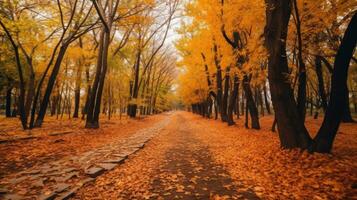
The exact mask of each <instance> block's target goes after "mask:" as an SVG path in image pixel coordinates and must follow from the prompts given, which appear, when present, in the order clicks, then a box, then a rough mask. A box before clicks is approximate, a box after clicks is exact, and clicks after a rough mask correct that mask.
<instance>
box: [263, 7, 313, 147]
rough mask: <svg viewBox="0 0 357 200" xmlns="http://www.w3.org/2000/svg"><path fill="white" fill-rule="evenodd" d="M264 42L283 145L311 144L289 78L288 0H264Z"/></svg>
mask: <svg viewBox="0 0 357 200" xmlns="http://www.w3.org/2000/svg"><path fill="white" fill-rule="evenodd" d="M265 2H266V5H267V8H266V18H267V22H266V27H265V46H266V48H267V49H268V53H269V62H268V78H269V85H270V91H271V96H272V102H273V107H274V110H275V116H276V120H277V125H278V131H279V138H280V144H281V146H282V147H283V148H296V147H299V148H302V149H307V148H308V147H309V146H310V141H311V138H310V136H309V134H308V132H307V130H306V128H305V126H304V123H303V122H302V120H301V118H300V114H299V111H298V109H297V106H296V103H295V100H294V96H293V90H292V88H291V84H290V81H289V77H287V75H288V74H289V69H288V61H287V56H286V39H287V32H288V24H289V19H290V14H291V1H286V0H266V1H265Z"/></svg>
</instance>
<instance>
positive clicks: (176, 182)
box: [0, 111, 357, 199]
mask: <svg viewBox="0 0 357 200" xmlns="http://www.w3.org/2000/svg"><path fill="white" fill-rule="evenodd" d="M160 121H167V123H165V124H164V125H160V127H161V126H162V127H161V128H160V129H158V130H157V132H158V133H156V135H155V136H154V137H153V138H152V139H151V140H150V141H148V142H147V143H146V144H145V147H144V148H143V149H141V150H140V151H137V152H136V153H135V154H132V155H130V156H129V158H128V159H127V160H125V162H124V163H123V164H120V165H118V166H116V167H115V168H114V169H113V170H110V171H107V172H105V173H104V174H103V175H101V176H98V177H97V178H96V180H95V181H93V182H90V183H88V184H86V185H85V186H84V187H82V188H81V189H79V190H78V191H77V192H76V195H75V196H74V197H72V198H74V199H260V198H262V199H356V198H357V195H356V194H357V163H356V162H355V161H356V160H357V140H356V137H357V124H342V125H341V127H340V130H339V132H338V134H337V137H336V141H335V145H334V149H333V153H332V154H328V155H326V154H318V153H315V154H309V153H306V152H301V151H299V150H281V149H280V148H279V141H278V135H277V133H272V132H271V131H270V128H271V124H272V121H273V118H272V116H267V117H262V118H261V119H260V122H261V126H262V129H261V130H259V131H257V130H252V129H245V128H243V127H244V126H243V122H242V121H243V120H238V121H237V122H238V124H237V125H235V126H231V127H228V126H227V125H226V124H224V123H222V122H220V121H215V120H213V119H204V118H202V117H200V116H197V115H193V114H191V113H187V112H181V111H179V112H174V113H172V114H161V115H156V116H150V117H146V118H144V119H141V120H124V121H118V120H113V121H110V122H106V121H104V122H102V128H101V129H99V130H95V131H93V130H85V129H82V127H83V126H80V125H79V124H80V122H79V121H78V122H76V123H77V124H76V125H74V124H72V125H70V124H71V123H73V122H71V123H69V122H65V121H64V122H63V123H64V124H65V123H68V127H67V128H68V129H70V130H72V129H73V131H72V133H69V134H66V135H57V136H47V135H48V134H46V133H43V136H41V137H40V138H37V139H30V140H20V141H16V142H5V143H2V144H0V171H1V174H0V176H4V177H6V176H10V175H11V174H12V173H15V172H20V171H23V170H25V169H27V168H29V167H30V166H34V165H41V164H43V163H46V162H49V160H50V161H51V160H52V159H55V160H61V159H63V158H64V157H68V156H73V155H77V154H81V153H83V152H87V151H90V150H93V149H96V148H100V147H103V146H106V145H107V144H109V143H111V142H113V141H116V140H121V139H123V138H128V137H130V136H131V135H133V134H134V133H135V132H137V131H138V130H148V129H150V127H152V126H154V124H157V123H159V122H160ZM320 124H321V119H318V120H314V119H312V118H310V117H308V118H307V123H306V126H307V128H308V129H309V131H310V132H311V133H316V131H317V130H318V128H319V125H320ZM1 126H2V125H1V122H0V127H1ZM51 126H55V127H58V126H59V125H58V123H56V122H53V123H52V124H51V123H48V124H47V126H46V124H45V126H44V129H43V130H47V131H44V132H47V133H48V132H49V131H50V130H52V129H51ZM46 127H47V128H48V129H46ZM61 127H62V128H63V127H65V126H64V125H61ZM63 129H66V128H63ZM7 130H8V129H7ZM61 131H62V129H61ZM149 132H152V130H151V131H148V133H149ZM99 135H100V136H99ZM58 141H59V142H58ZM0 180H1V177H0ZM0 189H1V188H0Z"/></svg>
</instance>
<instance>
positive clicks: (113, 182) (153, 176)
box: [75, 113, 258, 199]
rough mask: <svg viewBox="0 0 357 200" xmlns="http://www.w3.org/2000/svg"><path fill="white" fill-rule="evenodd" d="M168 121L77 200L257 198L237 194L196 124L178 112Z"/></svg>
mask: <svg viewBox="0 0 357 200" xmlns="http://www.w3.org/2000/svg"><path fill="white" fill-rule="evenodd" d="M171 119H172V120H171V122H170V123H169V125H168V126H167V127H166V128H165V129H164V130H162V131H161V133H160V134H158V135H157V136H156V137H155V139H153V140H152V141H150V142H149V143H148V144H147V145H146V146H145V148H144V149H143V150H142V151H140V152H138V153H137V154H136V155H135V156H134V157H132V158H130V159H128V160H127V161H126V163H125V164H123V165H121V166H119V167H118V168H116V169H115V170H113V171H111V172H108V173H106V174H105V175H103V176H101V177H100V178H98V179H97V180H96V181H95V182H94V183H91V184H90V185H88V186H86V187H85V188H83V189H81V191H80V192H79V193H78V194H77V195H76V197H75V198H76V199H95V198H97V199H220V198H223V199H258V198H257V196H256V195H255V194H254V193H253V192H252V191H249V190H248V191H244V192H238V190H237V189H238V188H239V187H240V186H239V185H238V184H237V182H234V181H233V180H232V179H231V178H230V175H229V174H228V172H227V171H226V170H225V169H224V168H223V166H222V165H219V164H217V163H215V162H214V161H213V159H212V157H211V154H210V152H209V150H208V147H207V146H205V145H203V144H202V143H201V142H200V140H198V139H197V138H196V137H195V133H197V132H202V131H204V130H199V129H196V128H194V126H193V124H192V123H194V122H190V121H188V119H186V118H185V116H184V115H182V114H180V113H175V114H174V115H173V116H172V118H171Z"/></svg>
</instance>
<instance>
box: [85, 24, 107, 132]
mask: <svg viewBox="0 0 357 200" xmlns="http://www.w3.org/2000/svg"><path fill="white" fill-rule="evenodd" d="M109 43H110V30H105V29H104V28H102V32H101V37H100V48H99V52H98V61H97V71H96V75H95V79H94V83H93V86H92V91H91V98H90V102H89V106H88V113H87V120H86V126H85V127H86V128H99V114H100V106H101V101H102V93H103V88H104V81H105V76H106V73H107V67H108V49H109Z"/></svg>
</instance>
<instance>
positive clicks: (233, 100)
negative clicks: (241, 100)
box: [227, 75, 239, 126]
mask: <svg viewBox="0 0 357 200" xmlns="http://www.w3.org/2000/svg"><path fill="white" fill-rule="evenodd" d="M233 80H234V83H233V91H232V92H231V95H230V98H229V105H228V113H227V115H228V116H227V120H228V125H229V126H231V125H234V124H235V123H234V120H233V109H234V107H235V104H236V102H237V101H236V99H237V95H238V89H239V79H238V76H237V75H234V79H233Z"/></svg>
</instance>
